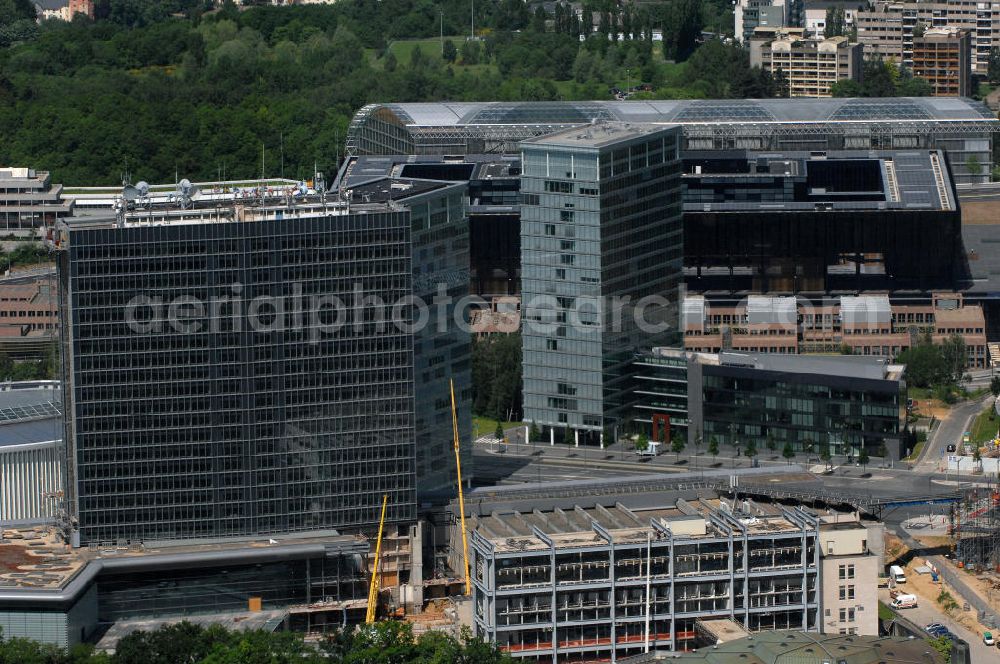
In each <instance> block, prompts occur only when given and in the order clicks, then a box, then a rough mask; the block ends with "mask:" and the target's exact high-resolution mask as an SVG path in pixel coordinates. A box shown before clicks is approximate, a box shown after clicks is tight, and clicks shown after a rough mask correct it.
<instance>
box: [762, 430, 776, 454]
mask: <svg viewBox="0 0 1000 664" xmlns="http://www.w3.org/2000/svg"><path fill="white" fill-rule="evenodd" d="M764 444H765V446H766V447H767V449H768V450H770V451H771V452H773V451H774V450H776V449H777V447H778V444H777V443H776V442H775V440H774V436H772V435H771V434H767V440H766V441H765V443H764Z"/></svg>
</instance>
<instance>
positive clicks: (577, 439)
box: [573, 429, 580, 447]
mask: <svg viewBox="0 0 1000 664" xmlns="http://www.w3.org/2000/svg"><path fill="white" fill-rule="evenodd" d="M573 447H580V430H579V429H573Z"/></svg>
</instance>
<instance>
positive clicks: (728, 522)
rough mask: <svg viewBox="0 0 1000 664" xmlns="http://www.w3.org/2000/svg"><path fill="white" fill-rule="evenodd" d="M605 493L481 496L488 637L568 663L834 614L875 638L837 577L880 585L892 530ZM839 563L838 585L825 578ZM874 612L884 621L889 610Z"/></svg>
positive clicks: (766, 509) (475, 561)
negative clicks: (883, 543)
mask: <svg viewBox="0 0 1000 664" xmlns="http://www.w3.org/2000/svg"><path fill="white" fill-rule="evenodd" d="M573 484H576V486H573ZM604 484H607V485H608V486H607V487H602V486H600V485H601V481H581V482H579V483H553V484H552V485H550V486H540V485H535V486H534V487H533V493H530V494H525V495H518V492H519V491H520V492H521V493H524V491H525V490H523V489H517V488H512V489H510V490H509V491H504V490H502V489H497V488H495V487H494V488H491V489H490V490H489V494H490V497H489V498H488V499H482V498H481V497H480V495H478V492H477V491H474V492H473V493H472V494H471V495H470V496H469V497H468V498H467V502H468V504H470V505H471V504H472V501H473V500H475V505H476V508H475V510H474V513H473V514H470V515H468V524H467V525H468V530H469V532H470V537H469V550H470V560H471V576H472V614H473V615H472V623H473V628H474V633H475V634H476V635H477V636H480V637H482V638H483V639H486V640H488V641H492V642H495V643H497V645H498V646H499V647H500V648H501V650H503V651H505V652H507V653H509V654H511V655H512V656H514V657H517V658H519V659H527V660H531V661H539V662H542V661H544V662H553V663H555V662H585V661H587V662H589V661H616V660H617V659H618V658H621V657H626V656H630V655H637V654H641V653H643V652H649V651H650V650H667V651H674V652H677V651H686V650H692V649H695V648H698V647H702V646H703V645H708V644H714V643H716V642H718V641H719V640H720V637H719V636H718V635H719V634H726V633H729V634H734V635H745V634H747V633H753V632H758V631H767V630H786V629H793V630H805V631H827V629H828V620H825V619H824V618H823V616H824V615H826V616H830V615H833V616H837V615H842V616H844V617H841V620H840V621H839V622H838V621H837V620H836V619H835V620H834V621H833V623H832V624H833V627H832V628H829V629H832V631H833V632H834V633H836V632H837V631H838V630H843V632H842V633H854V634H865V633H875V629H877V625H870V624H868V623H867V622H865V623H862V621H864V620H867V614H865V613H863V612H862V611H861V610H858V611H857V612H855V610H854V609H855V608H856V607H857V606H858V605H860V604H861V603H862V602H863V601H867V599H865V598H862V597H861V595H859V596H858V597H857V598H854V597H852V598H851V599H852V601H851V616H852V618H851V619H850V622H848V621H846V620H845V618H846V615H847V614H846V612H845V613H841V612H840V607H839V604H837V592H838V587H837V585H836V583H837V581H836V578H837V576H836V575H837V569H838V566H839V565H838V564H842V565H843V567H844V571H843V572H842V574H843V575H842V576H841V577H840V579H841V580H844V579H846V578H848V577H846V570H847V567H848V566H849V567H850V570H851V571H850V574H851V576H850V577H849V578H850V579H851V580H852V581H851V583H852V584H853V583H855V581H854V579H855V578H857V581H856V583H857V587H858V588H865V587H867V586H870V587H871V588H874V587H875V584H876V577H877V574H878V570H879V568H880V562H879V557H878V555H876V554H874V553H872V552H871V551H869V550H868V547H867V541H876V540H875V538H876V537H880V536H879V535H875V534H871V533H869V528H873V527H878V528H880V527H881V526H880V524H868V523H863V522H861V521H860V519H859V518H858V516H857V515H856V514H854V513H849V514H844V513H832V512H829V511H827V512H816V511H814V510H810V509H806V508H803V507H785V506H782V505H778V504H776V503H770V502H755V501H753V500H749V499H733V498H727V497H725V496H720V494H719V492H717V491H715V490H712V489H709V488H707V487H705V488H701V489H698V488H696V487H676V488H674V489H672V490H664V491H644V492H642V493H637V494H632V495H629V492H628V490H627V487H623V486H622V485H621V483H620V482H619V483H617V484H616V485H614V486H611V484H612V483H607V482H605V483H604ZM604 491H606V492H607V493H606V494H604V495H602V493H604ZM821 533H822V540H823V541H824V542H825V545H824V546H823V547H821V546H820V544H819V543H820V541H821ZM458 535H459V533H458V532H457V531H456V533H455V534H454V537H453V546H452V551H455V552H460V551H461V543H460V541H459V540H458ZM835 543H836V544H835ZM845 544H846V545H845ZM827 562H830V563H834V565H833V567H830V568H829V569H830V570H832V572H831V576H832V578H833V579H834V581H832V583H833V584H834V585H832V586H830V585H829V584H825V583H824V582H823V580H822V579H821V576H822V574H823V571H824V570H826V569H827V567H826V563H827ZM855 574H857V575H858V576H857V577H855ZM868 576H870V577H871V578H870V579H868V578H867V577H868ZM862 577H866V578H862ZM852 587H853V585H852ZM871 602H874V596H872V598H871ZM845 606H846V605H845ZM866 608H869V611H870V613H871V618H872V621H874V617H875V615H876V613H877V612H876V611H874V609H875V607H874V606H872V607H866ZM824 612H825V613H824ZM853 616H857V621H855V618H854V617H853ZM737 638H738V637H737Z"/></svg>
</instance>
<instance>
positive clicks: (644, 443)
mask: <svg viewBox="0 0 1000 664" xmlns="http://www.w3.org/2000/svg"><path fill="white" fill-rule="evenodd" d="M635 449H637V450H639V451H640V452H645V451H646V450H647V449H649V436H647V435H646V434H644V433H640V434H639V435H638V436H637V437H636V439H635Z"/></svg>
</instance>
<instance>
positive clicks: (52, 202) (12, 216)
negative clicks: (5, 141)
mask: <svg viewBox="0 0 1000 664" xmlns="http://www.w3.org/2000/svg"><path fill="white" fill-rule="evenodd" d="M62 188H63V187H62V185H61V184H53V183H52V181H51V179H50V176H49V173H48V171H36V170H34V169H33V168H19V167H0V230H2V231H3V233H4V234H13V235H18V236H33V235H37V234H38V233H39V232H41V231H42V230H44V229H47V228H52V226H53V225H54V224H55V222H56V220H57V219H61V218H63V217H68V216H70V215H71V214H72V213H73V204H72V202H69V201H64V200H63V198H62Z"/></svg>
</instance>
